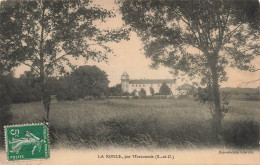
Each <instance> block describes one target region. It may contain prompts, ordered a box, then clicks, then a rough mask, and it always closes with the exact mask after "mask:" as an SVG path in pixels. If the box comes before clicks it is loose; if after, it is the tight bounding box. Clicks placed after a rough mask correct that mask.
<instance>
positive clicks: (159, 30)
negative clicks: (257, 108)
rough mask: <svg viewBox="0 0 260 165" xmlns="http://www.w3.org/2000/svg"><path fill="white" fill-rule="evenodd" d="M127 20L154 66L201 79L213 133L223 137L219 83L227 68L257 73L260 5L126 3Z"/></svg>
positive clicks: (210, 0)
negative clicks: (210, 107)
mask: <svg viewBox="0 0 260 165" xmlns="http://www.w3.org/2000/svg"><path fill="white" fill-rule="evenodd" d="M119 4H120V10H121V12H122V14H123V20H124V21H125V23H126V24H128V25H130V26H131V28H132V29H133V30H135V31H136V32H137V33H138V35H139V36H140V37H141V38H142V41H143V43H144V49H145V54H146V56H147V57H149V58H151V59H152V61H153V65H152V66H153V67H156V66H158V65H159V64H162V65H164V66H166V67H169V68H172V69H173V71H175V73H176V74H178V73H179V72H182V73H186V75H188V76H190V77H191V79H192V78H200V80H201V85H204V86H207V89H208V92H209V93H212V98H211V100H212V102H213V104H214V108H213V111H214V113H213V115H212V123H213V124H212V128H213V130H214V132H215V137H216V139H218V138H217V137H218V136H219V135H220V133H221V121H222V118H223V113H224V111H223V110H222V108H221V102H220V93H219V83H220V82H223V81H226V80H227V78H228V77H227V75H226V71H225V68H227V67H236V68H238V69H242V70H248V71H257V70H258V69H255V68H254V67H253V66H252V65H251V63H250V62H251V61H252V60H253V59H254V58H255V56H257V55H259V54H260V53H259V51H260V45H259V43H260V41H259V20H260V19H259V1H258V0H249V1H225V0H219V1H215V0H196V1H178V0H176V1H170V0H142V1H139V0H124V1H119Z"/></svg>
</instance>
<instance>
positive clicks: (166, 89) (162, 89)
mask: <svg viewBox="0 0 260 165" xmlns="http://www.w3.org/2000/svg"><path fill="white" fill-rule="evenodd" d="M159 93H160V94H161V95H170V94H171V93H172V91H171V88H170V87H169V86H168V85H167V84H166V83H165V82H164V83H162V85H161V87H160V89H159Z"/></svg>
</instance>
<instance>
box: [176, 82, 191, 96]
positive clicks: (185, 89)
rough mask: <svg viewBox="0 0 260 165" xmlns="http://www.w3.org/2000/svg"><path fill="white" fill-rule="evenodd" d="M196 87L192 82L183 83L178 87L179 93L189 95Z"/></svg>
mask: <svg viewBox="0 0 260 165" xmlns="http://www.w3.org/2000/svg"><path fill="white" fill-rule="evenodd" d="M193 88H194V87H193V86H192V85H190V84H187V83H185V84H183V85H181V86H179V87H178V88H177V91H178V95H187V94H188V92H189V91H191V90H192V89H193Z"/></svg>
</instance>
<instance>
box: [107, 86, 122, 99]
mask: <svg viewBox="0 0 260 165" xmlns="http://www.w3.org/2000/svg"><path fill="white" fill-rule="evenodd" d="M121 94H122V87H121V84H116V85H115V86H113V87H110V88H109V95H110V96H121Z"/></svg>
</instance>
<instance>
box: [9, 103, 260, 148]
mask: <svg viewBox="0 0 260 165" xmlns="http://www.w3.org/2000/svg"><path fill="white" fill-rule="evenodd" d="M231 106H232V108H231V110H230V112H229V113H228V114H226V116H225V118H224V121H223V127H225V128H229V129H230V128H232V124H234V123H235V122H237V121H252V122H254V123H257V124H258V125H259V115H260V114H259V107H260V102H253V101H236V100H232V101H231ZM11 111H12V113H13V115H14V117H13V121H12V123H13V124H23V123H35V122H36V123H38V122H40V121H41V120H42V118H43V115H44V109H43V105H42V103H40V102H34V103H28V104H14V105H13V108H12V110H11ZM210 118H211V115H210V113H209V111H208V108H207V107H206V106H205V105H202V104H199V103H198V102H194V101H193V100H178V99H162V100H159V99H129V100H128V99H108V100H89V101H83V102H79V101H60V102H58V103H55V104H52V105H51V111H50V130H51V131H50V136H51V141H52V146H53V147H64V146H65V147H66V146H67V147H87V148H100V147H107V146H113V147H134V148H136V147H145V148H149V147H151V148H178V149H179V148H203V147H210V146H214V142H213V137H212V133H211V125H210ZM226 130H227V131H228V129H226ZM227 137H228V136H227ZM228 138H229V137H228Z"/></svg>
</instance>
